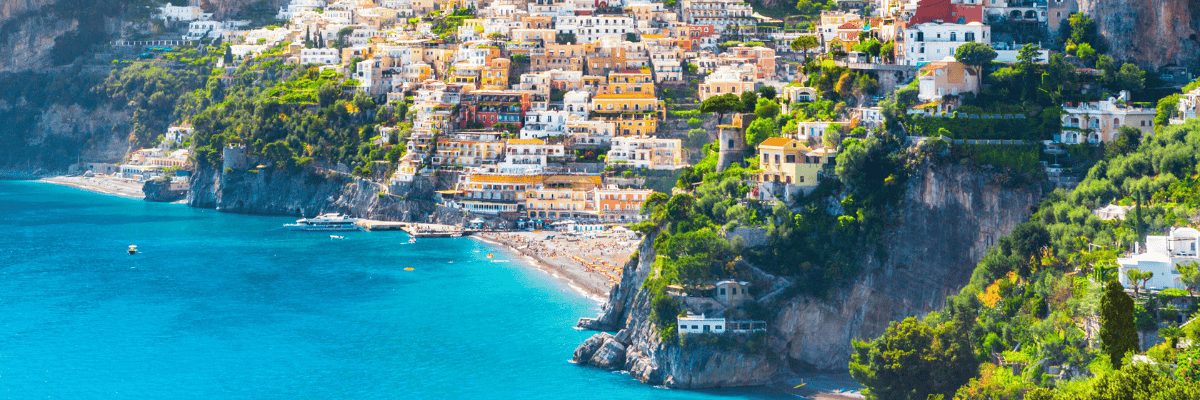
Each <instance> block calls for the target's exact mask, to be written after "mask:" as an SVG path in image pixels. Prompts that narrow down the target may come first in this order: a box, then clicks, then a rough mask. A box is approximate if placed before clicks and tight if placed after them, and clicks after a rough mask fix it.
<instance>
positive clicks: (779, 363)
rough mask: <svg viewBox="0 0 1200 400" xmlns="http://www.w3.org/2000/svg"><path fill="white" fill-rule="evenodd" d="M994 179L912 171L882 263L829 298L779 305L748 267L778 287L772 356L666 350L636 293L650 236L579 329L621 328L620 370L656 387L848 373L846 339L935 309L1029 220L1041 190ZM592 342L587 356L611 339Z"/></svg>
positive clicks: (871, 263)
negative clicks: (624, 334)
mask: <svg viewBox="0 0 1200 400" xmlns="http://www.w3.org/2000/svg"><path fill="white" fill-rule="evenodd" d="M993 178H995V176H994V175H992V174H990V173H986V172H980V171H978V170H977V169H974V168H971V167H966V166H961V165H951V166H941V167H926V168H924V169H923V170H921V171H919V172H918V173H916V174H915V176H914V177H913V178H912V179H911V181H910V187H909V189H908V191H907V195H906V196H907V198H906V199H905V201H904V202H903V203H902V204H904V205H903V206H902V209H900V210H897V212H899V213H900V215H899V218H897V223H896V224H895V225H894V226H892V227H890V228H889V229H887V233H886V237H885V238H884V239H883V242H884V243H883V244H884V248H885V250H886V251H885V253H886V254H887V255H888V257H887V259H886V260H878V259H875V258H873V256H867V258H866V259H865V260H864V263H865V266H864V271H866V272H864V273H863V274H862V275H861V276H860V277H859V278H857V279H856V280H855V281H853V282H852V283H851V284H849V285H848V286H847V287H845V288H842V289H841V290H837V291H835V292H834V293H833V294H831V295H830V296H829V297H827V298H824V299H818V298H811V297H806V296H799V297H792V298H781V297H782V296H781V294H782V293H786V290H785V288H786V286H787V285H788V283H787V281H786V280H785V279H779V278H774V277H769V276H766V275H765V274H764V273H762V271H758V270H756V269H754V268H752V267H748V266H747V267H745V268H748V269H750V270H751V272H752V273H753V274H754V275H755V276H762V277H763V279H761V280H763V281H772V282H775V283H777V285H775V287H771V288H769V289H766V290H765V291H764V293H765V294H763V295H762V297H760V298H759V301H760V303H761V304H763V305H768V306H772V307H773V311H774V313H773V314H774V316H773V317H772V318H770V320H769V321H768V331H767V334H766V337H765V340H766V346H767V348H768V349H769V350H768V351H764V352H759V353H755V352H746V351H739V350H725V349H722V348H716V347H715V346H703V345H699V344H694V343H693V344H689V343H688V342H687V341H686V340H685V341H684V343H685V345H678V344H670V343H662V342H661V340H660V338H659V335H658V332H657V329H656V327H655V326H654V325H653V323H651V322H650V319H649V314H650V297H649V295H648V293H647V292H646V291H643V290H641V283H642V282H643V281H645V279H646V277H647V276H648V274H649V273H650V270H651V263H652V262H653V260H654V257H655V255H654V250H653V247H652V246H651V245H650V243H652V242H653V240H654V238H653V237H648V238H647V239H646V240H644V241H643V243H642V246H641V248H640V249H639V250H638V258H637V259H636V260H631V261H630V262H629V263H627V264H626V265H625V267H624V270H623V275H622V279H621V281H620V282H619V283H618V284H617V285H616V286H614V287H613V289H612V291H611V292H610V293H609V301H608V302H607V303H605V304H604V306H603V308H602V310H601V314H600V316H598V317H597V318H594V319H592V318H585V319H581V320H580V324H579V326H580V327H583V328H588V329H599V330H608V331H616V330H620V329H624V330H626V331H627V333H628V335H629V337H630V340H629V343H628V344H626V346H625V366H624V369H625V370H626V371H629V374H630V375H631V376H634V377H636V378H638V379H640V380H641V381H643V382H646V383H649V384H655V385H659V384H661V385H666V386H669V387H679V388H705V387H722V386H745V385H761V384H768V383H771V382H772V381H774V380H775V379H778V378H780V377H784V376H787V375H788V374H790V373H791V372H794V371H801V370H844V369H845V368H846V364H847V363H848V361H849V359H850V352H851V346H850V342H851V340H853V339H860V340H867V339H871V338H874V337H876V336H878V335H880V334H882V333H883V331H884V330H885V329H886V328H887V326H888V324H889V323H890V322H891V321H896V320H900V319H903V318H905V317H909V316H913V315H922V314H925V313H927V312H929V311H933V310H936V309H939V308H941V307H942V306H943V302H944V301H945V297H946V296H947V295H949V294H952V293H955V292H957V290H959V289H960V288H961V287H962V286H963V285H965V284H966V283H967V281H968V280H969V279H970V276H971V272H972V271H973V269H974V267H975V264H976V263H977V262H978V260H979V258H980V257H982V255H983V254H984V252H985V251H986V249H987V248H988V247H989V246H991V245H992V244H993V243H995V240H996V239H997V238H999V237H1001V236H1003V235H1005V234H1007V233H1008V232H1009V231H1011V230H1012V228H1013V226H1015V225H1016V224H1018V223H1020V222H1022V221H1025V220H1026V219H1027V218H1028V217H1029V214H1030V212H1031V210H1032V208H1033V207H1034V206H1036V204H1037V201H1038V200H1039V199H1040V197H1041V190H1040V188H1036V187H1035V188H1017V189H1012V188H1005V187H1002V186H999V185H996V184H994V182H995V180H994V179H993ZM872 253H873V252H872ZM599 335H607V334H599ZM593 339H595V340H597V341H599V342H600V344H597V343H596V342H595V341H592V340H593ZM593 339H589V343H591V345H592V346H597V347H595V349H594V350H592V351H593V352H596V351H599V350H598V349H599V348H600V347H598V346H600V345H602V344H603V343H605V342H607V341H608V340H609V338H607V337H603V336H597V337H593ZM585 350H586V349H585ZM586 352H587V351H585V353H586ZM592 357H594V355H593V356H592ZM581 364H582V362H581Z"/></svg>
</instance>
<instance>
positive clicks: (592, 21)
mask: <svg viewBox="0 0 1200 400" xmlns="http://www.w3.org/2000/svg"><path fill="white" fill-rule="evenodd" d="M575 24H576V26H577V28H576V30H575V39H576V42H575V43H591V42H595V41H597V40H600V38H602V37H605V36H618V37H621V38H624V37H625V34H626V33H636V32H637V31H636V30H635V29H634V21H633V18H630V17H626V16H619V15H586V16H579V17H576V18H575Z"/></svg>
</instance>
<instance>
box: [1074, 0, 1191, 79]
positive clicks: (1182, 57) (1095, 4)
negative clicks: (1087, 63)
mask: <svg viewBox="0 0 1200 400" xmlns="http://www.w3.org/2000/svg"><path fill="white" fill-rule="evenodd" d="M1078 3H1079V11H1080V12H1082V13H1084V14H1086V15H1088V16H1090V17H1091V18H1092V19H1094V20H1095V21H1096V27H1097V30H1098V31H1099V33H1100V34H1101V35H1103V36H1104V37H1105V38H1106V39H1107V44H1108V47H1109V55H1111V56H1112V57H1113V58H1114V59H1117V60H1129V61H1133V62H1136V63H1137V64H1139V65H1141V66H1142V68H1151V69H1157V68H1158V67H1162V66H1166V65H1172V64H1174V65H1180V66H1186V67H1190V68H1192V69H1193V72H1194V71H1195V69H1196V68H1198V67H1200V64H1198V60H1200V37H1198V36H1197V35H1198V34H1200V2H1197V1H1195V0H1078Z"/></svg>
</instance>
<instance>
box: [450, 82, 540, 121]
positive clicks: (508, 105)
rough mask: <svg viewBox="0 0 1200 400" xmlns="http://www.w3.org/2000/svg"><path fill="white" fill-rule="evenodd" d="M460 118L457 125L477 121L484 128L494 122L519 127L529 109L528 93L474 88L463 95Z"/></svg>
mask: <svg viewBox="0 0 1200 400" xmlns="http://www.w3.org/2000/svg"><path fill="white" fill-rule="evenodd" d="M462 105H463V109H462V110H463V111H462V118H461V119H460V120H459V127H461V128H468V127H469V126H470V124H471V123H479V124H480V125H483V126H484V127H486V128H490V127H492V126H493V125H496V124H511V125H516V126H517V127H518V128H520V127H521V125H522V122H524V121H525V113H526V112H528V111H529V107H530V101H529V93H523V92H517V91H510V90H476V91H473V92H471V93H469V94H466V95H463V100H462Z"/></svg>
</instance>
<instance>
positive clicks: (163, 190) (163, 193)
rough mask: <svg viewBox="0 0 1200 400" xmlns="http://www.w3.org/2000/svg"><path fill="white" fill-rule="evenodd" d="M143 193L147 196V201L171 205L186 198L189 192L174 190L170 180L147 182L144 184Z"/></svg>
mask: <svg viewBox="0 0 1200 400" xmlns="http://www.w3.org/2000/svg"><path fill="white" fill-rule="evenodd" d="M142 193H143V194H145V195H146V197H145V199H146V201H154V202H163V203H169V202H172V201H178V200H182V199H184V198H186V197H187V194H188V191H187V190H183V189H172V188H171V180H170V179H169V178H168V179H151V180H148V181H146V183H143V184H142Z"/></svg>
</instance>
